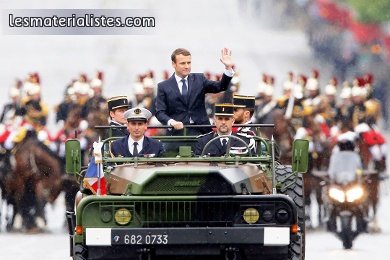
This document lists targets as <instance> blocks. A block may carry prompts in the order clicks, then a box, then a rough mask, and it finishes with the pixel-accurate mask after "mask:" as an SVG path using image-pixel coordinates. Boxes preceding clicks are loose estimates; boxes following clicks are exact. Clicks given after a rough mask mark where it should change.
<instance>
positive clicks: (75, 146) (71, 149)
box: [65, 139, 81, 173]
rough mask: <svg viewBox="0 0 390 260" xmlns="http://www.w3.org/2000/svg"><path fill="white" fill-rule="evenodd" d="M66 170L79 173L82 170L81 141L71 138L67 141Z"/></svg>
mask: <svg viewBox="0 0 390 260" xmlns="http://www.w3.org/2000/svg"><path fill="white" fill-rule="evenodd" d="M65 159H66V172H67V173H79V172H80V170H81V149H80V141H79V140H77V139H69V140H67V141H66V143H65Z"/></svg>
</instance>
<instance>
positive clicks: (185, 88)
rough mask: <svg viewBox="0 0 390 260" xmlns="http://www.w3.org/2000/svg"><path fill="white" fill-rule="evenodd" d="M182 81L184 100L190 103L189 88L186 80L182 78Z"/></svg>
mask: <svg viewBox="0 0 390 260" xmlns="http://www.w3.org/2000/svg"><path fill="white" fill-rule="evenodd" d="M181 82H183V86H181V95H182V96H183V98H184V101H185V102H186V104H187V103H188V89H187V84H186V80H185V79H182V80H181Z"/></svg>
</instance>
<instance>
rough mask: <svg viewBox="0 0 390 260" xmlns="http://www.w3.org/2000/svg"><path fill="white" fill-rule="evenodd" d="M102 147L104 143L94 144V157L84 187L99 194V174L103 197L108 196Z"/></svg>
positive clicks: (86, 174) (85, 177)
mask: <svg viewBox="0 0 390 260" xmlns="http://www.w3.org/2000/svg"><path fill="white" fill-rule="evenodd" d="M102 145H103V143H102V142H94V143H93V156H92V159H91V162H90V163H89V166H88V170H87V172H86V173H85V176H84V186H85V187H87V188H89V189H90V190H91V191H92V192H93V193H94V194H97V190H98V174H99V176H100V190H101V195H106V180H105V178H104V172H103V165H102V152H101V151H102Z"/></svg>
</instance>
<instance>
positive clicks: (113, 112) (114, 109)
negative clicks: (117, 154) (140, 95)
mask: <svg viewBox="0 0 390 260" xmlns="http://www.w3.org/2000/svg"><path fill="white" fill-rule="evenodd" d="M107 106H108V111H109V113H110V118H111V122H110V126H126V123H127V120H126V118H125V116H124V113H125V112H126V111H127V110H128V109H129V108H130V105H129V100H128V99H127V97H126V96H119V97H113V98H110V99H109V100H107ZM110 130H111V135H110ZM127 135H129V132H128V131H127V129H126V128H111V129H108V130H107V132H106V136H105V138H108V137H110V136H112V137H114V136H127Z"/></svg>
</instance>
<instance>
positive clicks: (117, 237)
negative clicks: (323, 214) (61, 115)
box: [66, 136, 308, 260]
mask: <svg viewBox="0 0 390 260" xmlns="http://www.w3.org/2000/svg"><path fill="white" fill-rule="evenodd" d="M153 138H156V139H158V140H159V141H160V142H162V143H163V146H164V150H165V152H164V157H163V158H139V157H135V158H111V157H110V152H109V143H110V142H111V141H113V140H114V139H115V138H108V139H106V140H104V141H103V143H104V145H103V148H102V164H103V169H104V174H105V180H106V184H107V195H104V196H99V195H93V194H92V195H91V193H89V190H87V189H85V188H83V187H81V190H80V192H79V194H78V196H77V199H76V206H75V212H67V219H68V226H69V234H70V248H71V253H70V254H71V256H72V257H73V259H77V260H82V259H200V258H202V259H203V258H204V259H304V258H305V226H304V216H305V214H304V199H303V180H302V173H304V172H306V170H307V162H308V142H307V141H306V140H295V142H294V148H293V153H292V154H293V158H292V166H284V165H280V164H279V163H278V161H277V158H276V160H275V155H274V154H275V153H274V142H273V141H270V140H268V139H263V138H260V137H254V139H255V141H256V144H257V148H256V156H253V155H251V154H250V153H248V154H240V153H229V154H228V155H226V156H224V157H218V158H215V157H208V156H205V155H202V156H197V157H195V156H194V155H193V151H194V149H195V147H196V143H197V138H196V137H194V136H180V137H171V136H160V137H153ZM217 138H218V137H217ZM231 138H237V137H234V136H233V137H231ZM213 140H214V139H213ZM213 140H211V141H213ZM211 141H210V142H211ZM243 145H246V146H247V144H246V143H245V142H243ZM206 146H207V145H206ZM247 148H248V150H249V147H248V146H247ZM227 151H230V150H229V145H228V150H227ZM66 163H67V172H68V173H72V174H75V175H79V173H80V170H81V166H80V145H79V142H78V140H76V139H74V140H68V141H67V143H66ZM116 164H117V165H116Z"/></svg>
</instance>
